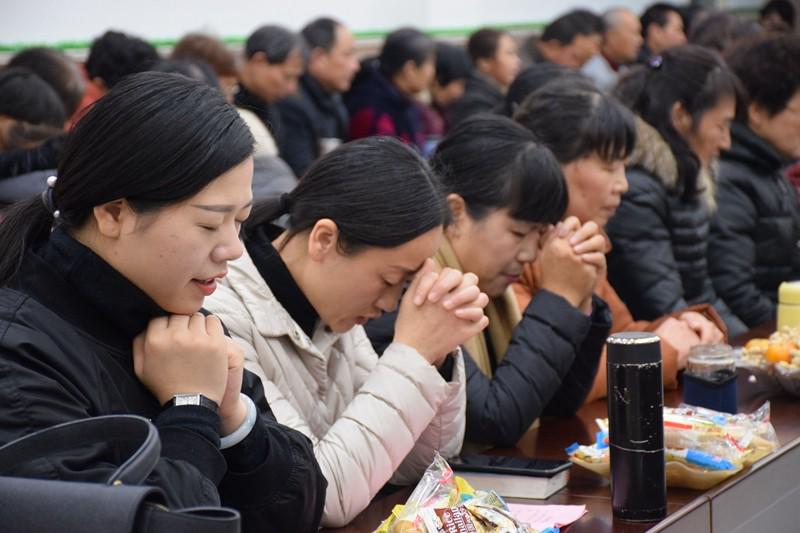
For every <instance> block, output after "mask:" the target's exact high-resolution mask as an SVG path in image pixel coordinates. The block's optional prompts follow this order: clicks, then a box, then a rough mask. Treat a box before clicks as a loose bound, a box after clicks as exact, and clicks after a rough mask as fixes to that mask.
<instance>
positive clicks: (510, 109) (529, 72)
mask: <svg viewBox="0 0 800 533" xmlns="http://www.w3.org/2000/svg"><path fill="white" fill-rule="evenodd" d="M560 78H569V79H574V80H586V79H587V78H586V77H585V76H584V75H583V74H581V73H580V72H578V71H576V70H574V69H570V68H566V67H562V66H561V65H556V64H555V63H534V64H532V65H530V66H528V67H526V68H525V70H523V71H522V72H520V73H519V74H517V77H516V78H515V79H514V81H513V82H512V83H511V85H510V86H509V88H508V92H506V99H505V102H504V104H503V108H502V109H500V110H498V111H499V112H500V114H501V115H505V116H507V117H510V116H511V115H513V114H514V111H516V109H517V107H518V106H519V105H520V104H521V103H522V101H523V100H525V98H527V97H528V95H529V94H531V93H533V92H534V91H536V90H537V89H539V88H540V87H542V86H543V85H544V84H546V83H549V82H551V81H552V80H555V79H560Z"/></svg>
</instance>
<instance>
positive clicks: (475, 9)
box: [0, 0, 649, 46]
mask: <svg viewBox="0 0 800 533" xmlns="http://www.w3.org/2000/svg"><path fill="white" fill-rule="evenodd" d="M648 3H649V2H647V1H640V0H639V1H637V0H592V1H588V0H584V1H580V0H579V1H571V0H566V1H557V0H546V1H542V0H328V1H321V0H282V1H275V0H260V1H258V0H124V1H120V0H0V45H5V46H8V45H16V44H30V43H43V44H57V43H63V42H65V41H78V42H87V41H90V40H91V39H92V38H93V37H95V36H97V35H99V34H101V33H102V32H104V31H105V30H107V29H112V28H113V29H118V30H121V31H125V32H129V33H132V34H134V35H138V36H141V37H144V38H146V39H150V40H152V39H166V40H177V39H178V38H180V36H181V35H183V34H184V33H187V32H189V31H197V30H202V31H207V32H211V33H213V34H216V35H218V36H221V37H246V36H247V35H248V34H249V33H250V32H251V31H252V30H253V29H255V28H256V27H258V26H259V25H261V24H264V23H268V22H272V23H280V24H284V25H286V26H289V27H291V28H295V29H299V28H300V27H302V25H303V24H305V23H306V22H308V21H309V20H311V19H312V18H314V17H316V16H319V15H323V14H327V15H330V14H332V15H334V16H335V17H336V18H338V19H340V20H342V21H343V22H344V23H345V24H347V25H349V26H350V27H351V28H352V29H353V30H355V31H356V32H366V31H386V30H391V29H393V28H396V27H398V26H401V25H414V26H417V27H419V28H422V29H429V30H431V29H440V30H441V29H444V30H446V29H468V28H475V27H478V26H482V25H487V24H500V25H503V24H529V23H541V22H547V21H549V20H551V19H553V18H554V17H555V16H557V15H559V14H561V13H563V12H565V11H567V10H568V9H571V8H574V7H586V6H591V9H592V10H594V11H596V12H599V11H602V10H603V9H605V8H606V7H610V6H618V5H622V6H630V7H632V8H633V9H634V10H635V11H637V12H639V11H641V9H642V8H643V6H645V5H647V4H648Z"/></svg>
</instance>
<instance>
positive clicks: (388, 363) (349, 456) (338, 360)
mask: <svg viewBox="0 0 800 533" xmlns="http://www.w3.org/2000/svg"><path fill="white" fill-rule="evenodd" d="M205 306H206V308H207V309H209V310H210V311H212V312H214V313H216V314H217V315H219V316H220V318H222V320H223V322H224V323H225V325H226V326H227V327H228V329H229V330H230V333H231V335H232V336H233V337H234V338H235V339H238V340H240V341H243V344H244V349H245V354H246V358H247V361H246V366H247V368H248V369H249V370H251V371H252V372H254V373H256V374H257V375H258V376H260V377H261V380H262V381H263V383H264V389H265V393H266V397H267V400H268V401H269V403H270V406H271V407H272V411H273V413H274V415H275V417H276V418H277V420H278V422H280V423H282V424H284V425H287V426H289V427H291V428H294V429H296V430H298V431H301V432H302V433H304V434H305V435H306V436H308V438H309V439H311V441H312V443H313V445H314V451H315V455H316V458H317V461H318V462H319V464H320V467H321V468H322V472H323V474H325V477H326V478H327V480H328V493H327V496H326V500H325V511H324V514H323V518H322V525H323V526H330V527H338V526H342V525H345V524H347V523H348V522H350V521H351V520H352V519H353V518H354V517H355V516H356V515H357V514H358V513H359V512H361V511H362V510H363V509H364V508H365V507H366V506H367V505H368V504H369V502H370V500H371V499H372V498H373V497H374V496H375V494H377V492H378V491H379V490H380V489H381V487H383V485H384V484H385V483H386V482H388V481H391V482H392V483H395V484H411V483H415V482H416V481H417V480H418V479H419V478H420V476H421V475H422V473H423V472H424V471H425V469H426V468H427V466H428V465H429V464H430V462H431V460H432V459H433V454H434V452H435V451H437V450H438V451H439V452H440V453H441V454H442V455H443V456H445V457H450V456H453V455H456V454H458V452H459V451H460V449H461V443H462V440H463V437H464V424H465V409H466V389H465V385H466V378H465V376H464V362H463V359H462V355H461V353H460V352H459V353H458V354H457V356H456V360H455V365H454V371H453V379H452V381H451V382H449V383H448V382H446V381H445V380H444V379H443V378H442V377H441V375H440V374H439V372H438V371H437V370H436V368H434V367H433V366H431V365H429V364H428V363H427V361H425V359H423V358H422V356H421V355H419V353H417V352H416V350H414V349H412V348H410V347H408V346H406V345H403V344H398V343H394V344H392V345H390V346H389V347H388V348H387V349H386V351H385V352H384V354H383V356H382V357H381V358H380V359H379V358H378V356H377V355H376V354H375V352H374V351H373V349H372V346H371V345H370V342H369V340H368V339H367V335H366V334H365V333H364V330H363V328H362V327H360V326H356V327H354V328H353V329H351V330H350V331H348V332H347V333H344V334H334V333H331V332H329V331H326V329H325V327H324V326H323V325H321V324H318V325H317V327H316V329H315V330H314V334H313V338H311V339H309V338H308V336H307V335H306V334H305V333H304V332H303V330H302V329H301V328H300V326H299V325H298V324H297V323H295V322H294V320H292V318H291V317H290V315H289V313H288V312H287V311H286V310H285V309H284V308H283V307H282V306H281V304H280V303H279V302H278V300H277V299H276V298H275V296H274V295H273V294H272V291H271V290H270V288H269V287H268V286H267V284H266V283H265V282H264V280H263V278H262V277H261V276H260V274H259V273H258V270H257V269H256V267H255V265H254V264H253V262H252V260H251V259H250V257H249V256H248V255H247V253H246V252H245V254H244V256H242V258H241V259H239V260H237V261H235V262H233V263H230V264H229V265H228V276H227V277H226V278H225V279H224V280H223V282H222V283H221V284H220V286H219V287H218V289H217V291H216V292H215V293H214V295H213V296H212V297H210V298H207V299H206V303H205Z"/></svg>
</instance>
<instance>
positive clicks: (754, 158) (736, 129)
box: [722, 122, 786, 173]
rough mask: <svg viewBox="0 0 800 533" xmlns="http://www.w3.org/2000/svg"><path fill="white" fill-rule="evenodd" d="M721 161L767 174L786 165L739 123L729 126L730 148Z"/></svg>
mask: <svg viewBox="0 0 800 533" xmlns="http://www.w3.org/2000/svg"><path fill="white" fill-rule="evenodd" d="M722 159H731V160H734V161H741V162H742V163H744V164H746V165H747V166H749V167H752V168H754V169H758V170H760V171H762V172H767V173H775V172H778V171H779V170H780V169H781V167H783V166H784V164H786V161H784V160H783V159H782V158H781V156H780V155H779V154H778V152H776V151H775V149H774V148H773V147H772V146H771V145H770V144H769V143H768V142H767V141H765V140H764V139H762V138H761V137H759V136H758V135H757V134H756V133H755V132H754V131H753V130H751V129H750V128H749V127H747V126H746V125H744V124H742V123H741V122H734V123H733V124H732V125H731V148H730V150H728V151H727V152H724V153H723V154H722Z"/></svg>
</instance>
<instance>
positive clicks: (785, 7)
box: [758, 0, 797, 31]
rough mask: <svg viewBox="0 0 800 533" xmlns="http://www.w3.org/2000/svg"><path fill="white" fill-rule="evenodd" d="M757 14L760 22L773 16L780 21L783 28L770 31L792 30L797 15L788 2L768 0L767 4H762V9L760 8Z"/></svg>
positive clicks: (785, 0) (791, 4) (786, 0)
mask: <svg viewBox="0 0 800 533" xmlns="http://www.w3.org/2000/svg"><path fill="white" fill-rule="evenodd" d="M758 14H759V18H761V20H765V19H768V18H769V17H770V16H774V17H776V18H777V19H778V20H780V22H781V25H782V26H784V27H783V28H770V29H784V30H789V31H791V30H794V26H795V19H796V16H797V14H796V10H795V6H794V4H793V3H792V2H790V1H789V0H769V2H767V3H766V4H764V7H762V8H761V11H759V12H758Z"/></svg>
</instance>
